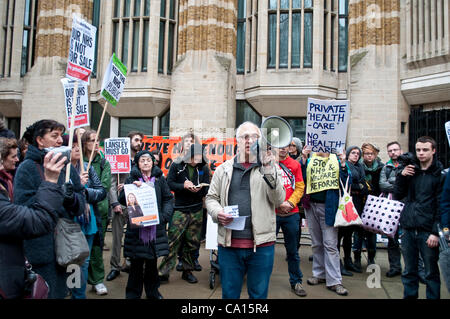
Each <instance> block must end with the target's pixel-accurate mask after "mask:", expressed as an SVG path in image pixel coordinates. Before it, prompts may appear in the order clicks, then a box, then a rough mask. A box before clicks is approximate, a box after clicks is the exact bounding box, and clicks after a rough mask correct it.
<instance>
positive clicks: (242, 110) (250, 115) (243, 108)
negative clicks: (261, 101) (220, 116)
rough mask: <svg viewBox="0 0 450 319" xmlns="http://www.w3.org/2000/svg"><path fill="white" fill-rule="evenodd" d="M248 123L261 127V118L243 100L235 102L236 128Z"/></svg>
mask: <svg viewBox="0 0 450 319" xmlns="http://www.w3.org/2000/svg"><path fill="white" fill-rule="evenodd" d="M246 121H250V122H253V123H255V124H256V125H258V127H259V126H261V122H262V116H261V115H260V114H259V113H258V112H256V110H255V109H254V108H253V107H252V106H251V105H250V103H248V102H247V101H245V100H238V101H236V127H238V126H239V125H241V124H242V123H244V122H246Z"/></svg>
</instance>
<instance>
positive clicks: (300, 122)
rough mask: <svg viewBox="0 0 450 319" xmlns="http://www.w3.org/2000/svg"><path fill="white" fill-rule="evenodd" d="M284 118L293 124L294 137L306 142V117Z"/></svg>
mask: <svg viewBox="0 0 450 319" xmlns="http://www.w3.org/2000/svg"><path fill="white" fill-rule="evenodd" d="M284 119H285V120H286V121H287V122H288V123H289V125H290V126H291V128H292V133H293V135H294V137H298V138H299V139H300V140H302V142H303V143H304V142H305V135H306V117H285V118H284Z"/></svg>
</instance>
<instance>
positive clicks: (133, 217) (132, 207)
mask: <svg viewBox="0 0 450 319" xmlns="http://www.w3.org/2000/svg"><path fill="white" fill-rule="evenodd" d="M124 190H125V198H126V202H127V211H128V217H129V220H130V227H132V228H140V227H147V226H152V225H158V224H159V213H158V204H157V202H156V192H155V186H154V184H153V183H151V182H149V183H148V184H147V183H142V185H141V186H140V187H138V186H136V185H135V184H125V185H124Z"/></svg>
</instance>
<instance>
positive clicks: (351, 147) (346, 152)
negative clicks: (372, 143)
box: [345, 146, 362, 161]
mask: <svg viewBox="0 0 450 319" xmlns="http://www.w3.org/2000/svg"><path fill="white" fill-rule="evenodd" d="M354 149H357V150H358V151H359V158H358V161H359V159H360V158H361V156H362V152H361V149H360V148H359V147H358V146H350V147H348V148H347V150H346V151H345V156H346V158H347V159H348V155H349V154H350V152H351V151H352V150H354Z"/></svg>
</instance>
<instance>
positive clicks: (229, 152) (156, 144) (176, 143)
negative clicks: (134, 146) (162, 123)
mask: <svg viewBox="0 0 450 319" xmlns="http://www.w3.org/2000/svg"><path fill="white" fill-rule="evenodd" d="M142 142H143V143H144V145H143V149H146V150H149V151H153V150H158V151H161V154H162V165H161V168H162V171H163V172H164V175H165V176H167V173H168V172H169V168H170V165H171V164H172V163H173V161H174V160H175V159H176V158H177V157H178V156H180V155H181V152H182V148H183V147H182V144H181V143H182V142H181V137H167V136H144V139H143V141H142ZM201 143H202V148H203V155H204V156H205V157H206V158H205V159H206V161H207V162H208V165H209V168H210V169H211V171H212V172H213V173H214V171H215V170H216V167H217V166H219V165H220V164H222V163H223V162H225V161H226V160H229V159H231V158H233V157H234V155H235V154H236V139H235V138H228V139H220V140H219V139H217V138H215V137H212V138H206V139H203V140H202V141H201Z"/></svg>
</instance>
